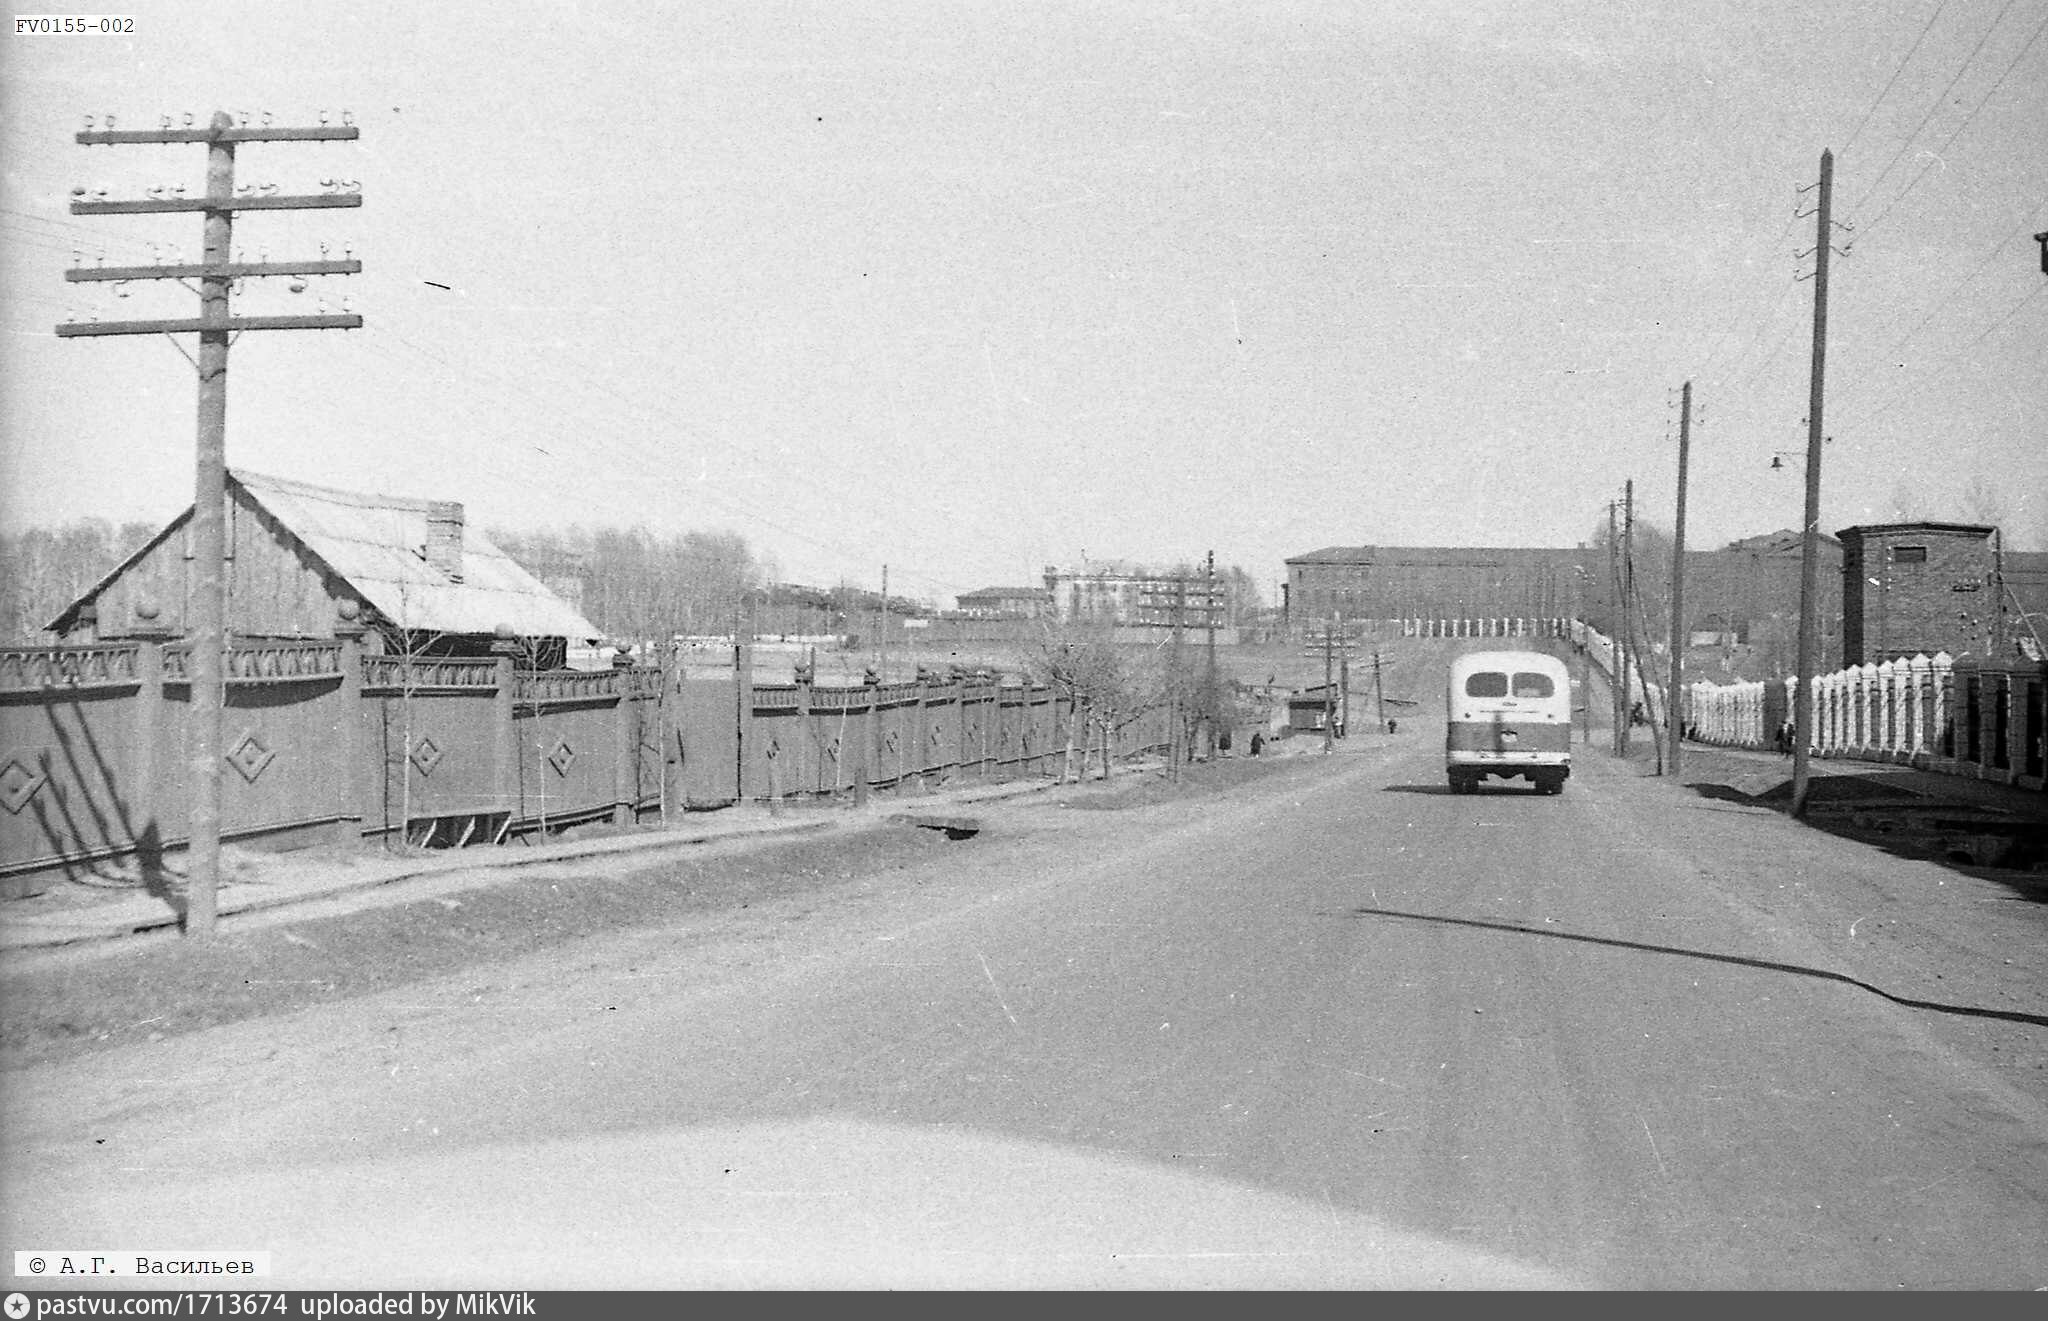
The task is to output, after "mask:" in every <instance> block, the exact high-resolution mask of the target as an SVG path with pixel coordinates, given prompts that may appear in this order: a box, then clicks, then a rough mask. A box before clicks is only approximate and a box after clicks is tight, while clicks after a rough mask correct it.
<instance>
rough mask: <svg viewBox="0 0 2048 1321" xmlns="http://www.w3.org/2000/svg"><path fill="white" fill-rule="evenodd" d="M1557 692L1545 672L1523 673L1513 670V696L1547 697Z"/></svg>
mask: <svg viewBox="0 0 2048 1321" xmlns="http://www.w3.org/2000/svg"><path fill="white" fill-rule="evenodd" d="M1556 692H1557V686H1556V685H1555V684H1553V683H1551V682H1550V676H1549V675H1547V674H1524V673H1522V672H1521V671H1519V670H1517V671H1516V672H1515V696H1517V697H1549V696H1551V695H1553V694H1555V693H1556Z"/></svg>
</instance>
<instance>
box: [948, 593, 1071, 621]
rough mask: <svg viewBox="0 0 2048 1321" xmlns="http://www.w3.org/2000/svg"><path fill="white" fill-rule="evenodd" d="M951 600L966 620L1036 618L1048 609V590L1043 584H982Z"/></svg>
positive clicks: (1050, 594) (1048, 610)
mask: <svg viewBox="0 0 2048 1321" xmlns="http://www.w3.org/2000/svg"><path fill="white" fill-rule="evenodd" d="M955 603H956V605H957V606H958V608H959V612H960V613H961V614H963V615H965V616H967V617H968V618H970V619H1037V618H1040V617H1041V616H1043V615H1045V614H1047V613H1049V612H1050V611H1051V609H1052V593H1051V592H1050V591H1047V590H1046V589H1045V588H1043V587H984V588H982V589H980V590H979V591H973V592H962V593H961V594H960V595H959V596H958V597H957V598H956V599H955Z"/></svg>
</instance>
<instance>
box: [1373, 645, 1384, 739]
mask: <svg viewBox="0 0 2048 1321" xmlns="http://www.w3.org/2000/svg"><path fill="white" fill-rule="evenodd" d="M1372 704H1373V712H1374V716H1375V718H1376V719H1377V720H1378V721H1379V722H1380V733H1382V734H1384V733H1386V732H1387V693H1386V689H1384V688H1382V687H1381V686H1380V653H1379V651H1378V649H1377V648H1375V649H1374V651H1373V653H1372Z"/></svg>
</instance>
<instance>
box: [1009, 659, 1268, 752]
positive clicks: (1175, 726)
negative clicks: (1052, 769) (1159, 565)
mask: <svg viewBox="0 0 2048 1321" xmlns="http://www.w3.org/2000/svg"><path fill="white" fill-rule="evenodd" d="M1022 667H1023V670H1024V672H1025V675H1026V676H1027V677H1028V678H1029V679H1031V680H1032V681H1033V682H1036V683H1042V684H1046V685H1048V686H1049V687H1051V688H1052V689H1053V690H1054V691H1055V692H1056V693H1058V694H1059V695H1060V696H1061V697H1063V698H1065V699H1066V700H1067V701H1068V703H1069V704H1070V710H1071V715H1070V716H1069V722H1068V727H1067V758H1066V761H1067V771H1066V773H1065V774H1064V775H1063V776H1062V778H1067V779H1074V780H1080V779H1083V778H1086V775H1087V771H1088V765H1089V762H1090V759H1091V757H1099V761H1098V762H1097V764H1098V765H1099V767H1100V776H1101V778H1102V779H1105V780H1106V779H1108V778H1109V777H1110V774H1111V771H1112V768H1113V766H1114V760H1115V758H1114V751H1113V750H1114V748H1115V746H1116V742H1117V736H1118V735H1119V734H1121V733H1122V732H1123V731H1124V730H1125V729H1127V728H1129V727H1130V726H1131V725H1133V724H1136V723H1137V722H1138V721H1139V720H1142V719H1144V718H1145V717H1146V716H1148V715H1150V714H1152V713H1153V712H1155V711H1161V710H1163V711H1166V712H1167V713H1168V715H1169V720H1170V724H1171V726H1172V735H1171V737H1172V747H1171V748H1170V749H1169V752H1168V757H1169V760H1170V761H1171V762H1172V763H1173V764H1174V766H1175V767H1176V768H1177V767H1178V765H1179V764H1180V762H1182V761H1184V760H1186V759H1187V758H1188V756H1189V755H1190V751H1191V750H1192V749H1193V748H1194V747H1195V746H1196V741H1197V740H1198V739H1200V738H1202V737H1203V736H1204V735H1205V734H1206V736H1207V738H1208V739H1209V741H1210V742H1211V744H1212V745H1213V744H1214V742H1215V741H1216V740H1217V739H1219V738H1220V737H1223V736H1225V735H1227V734H1228V732H1229V731H1230V730H1231V729H1233V728H1234V727H1235V726H1236V725H1237V724H1238V723H1239V722H1240V720H1241V719H1242V718H1243V715H1242V712H1241V711H1240V709H1239V705H1238V700H1237V696H1236V692H1235V686H1234V685H1233V684H1231V683H1229V682H1228V681H1226V680H1223V679H1221V678H1219V677H1218V676H1217V674H1216V673H1215V672H1214V670H1213V669H1212V668H1211V667H1210V666H1209V665H1208V664H1207V663H1206V660H1205V659H1204V657H1203V656H1202V653H1201V651H1200V650H1199V649H1198V648H1195V647H1178V646H1175V645H1174V643H1173V641H1172V639H1171V638H1170V637H1162V638H1161V639H1160V640H1159V641H1158V642H1156V643H1144V644H1134V643H1130V642H1121V641H1118V640H1117V637H1116V631H1115V629H1114V627H1113V626H1110V625H1104V624H1094V623H1087V622H1073V621H1069V622H1066V623H1056V622H1053V621H1047V622H1046V623H1045V626H1044V630H1043V632H1042V634H1041V635H1040V637H1039V640H1038V642H1037V644H1036V645H1035V647H1034V648H1033V649H1032V651H1031V652H1030V653H1029V654H1027V655H1025V656H1024V657H1022Z"/></svg>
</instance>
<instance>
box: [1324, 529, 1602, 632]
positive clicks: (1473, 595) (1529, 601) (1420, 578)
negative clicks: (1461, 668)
mask: <svg viewBox="0 0 2048 1321" xmlns="http://www.w3.org/2000/svg"><path fill="white" fill-rule="evenodd" d="M1595 554H1596V552H1593V551H1590V550H1587V549H1585V548H1583V547H1572V548H1568V549H1567V548H1557V549H1552V548H1500V547H1491V548H1489V547H1470V546H1325V547H1324V548H1322V549H1321V550H1312V551H1308V552H1307V553H1305V554H1301V555H1296V556H1293V557H1291V558H1290V559H1288V560H1287V582H1286V585H1285V596H1286V600H1285V605H1286V608H1287V616H1288V620H1289V622H1290V623H1292V624H1296V625H1300V624H1305V623H1308V622H1310V621H1314V620H1323V619H1328V618H1329V617H1330V616H1331V615H1341V616H1343V617H1344V618H1347V619H1416V618H1458V619H1469V618H1480V617H1488V616H1493V617H1502V616H1516V617H1522V618H1532V619H1533V618H1547V617H1553V616H1561V615H1566V614H1570V613H1572V612H1573V609H1574V606H1575V604H1580V605H1582V604H1584V603H1585V601H1586V599H1587V594H1588V592H1589V591H1590V590H1591V588H1590V587H1589V586H1588V585H1587V584H1585V583H1583V582H1582V580H1581V578H1580V570H1581V569H1583V568H1585V567H1586V566H1587V565H1588V564H1589V563H1590V562H1591V559H1592V557H1593V556H1594V555H1595ZM1597 554H1598V555H1599V560H1600V566H1601V575H1602V580H1603V581H1604V575H1605V573H1606V555H1605V552H1598V553H1597Z"/></svg>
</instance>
